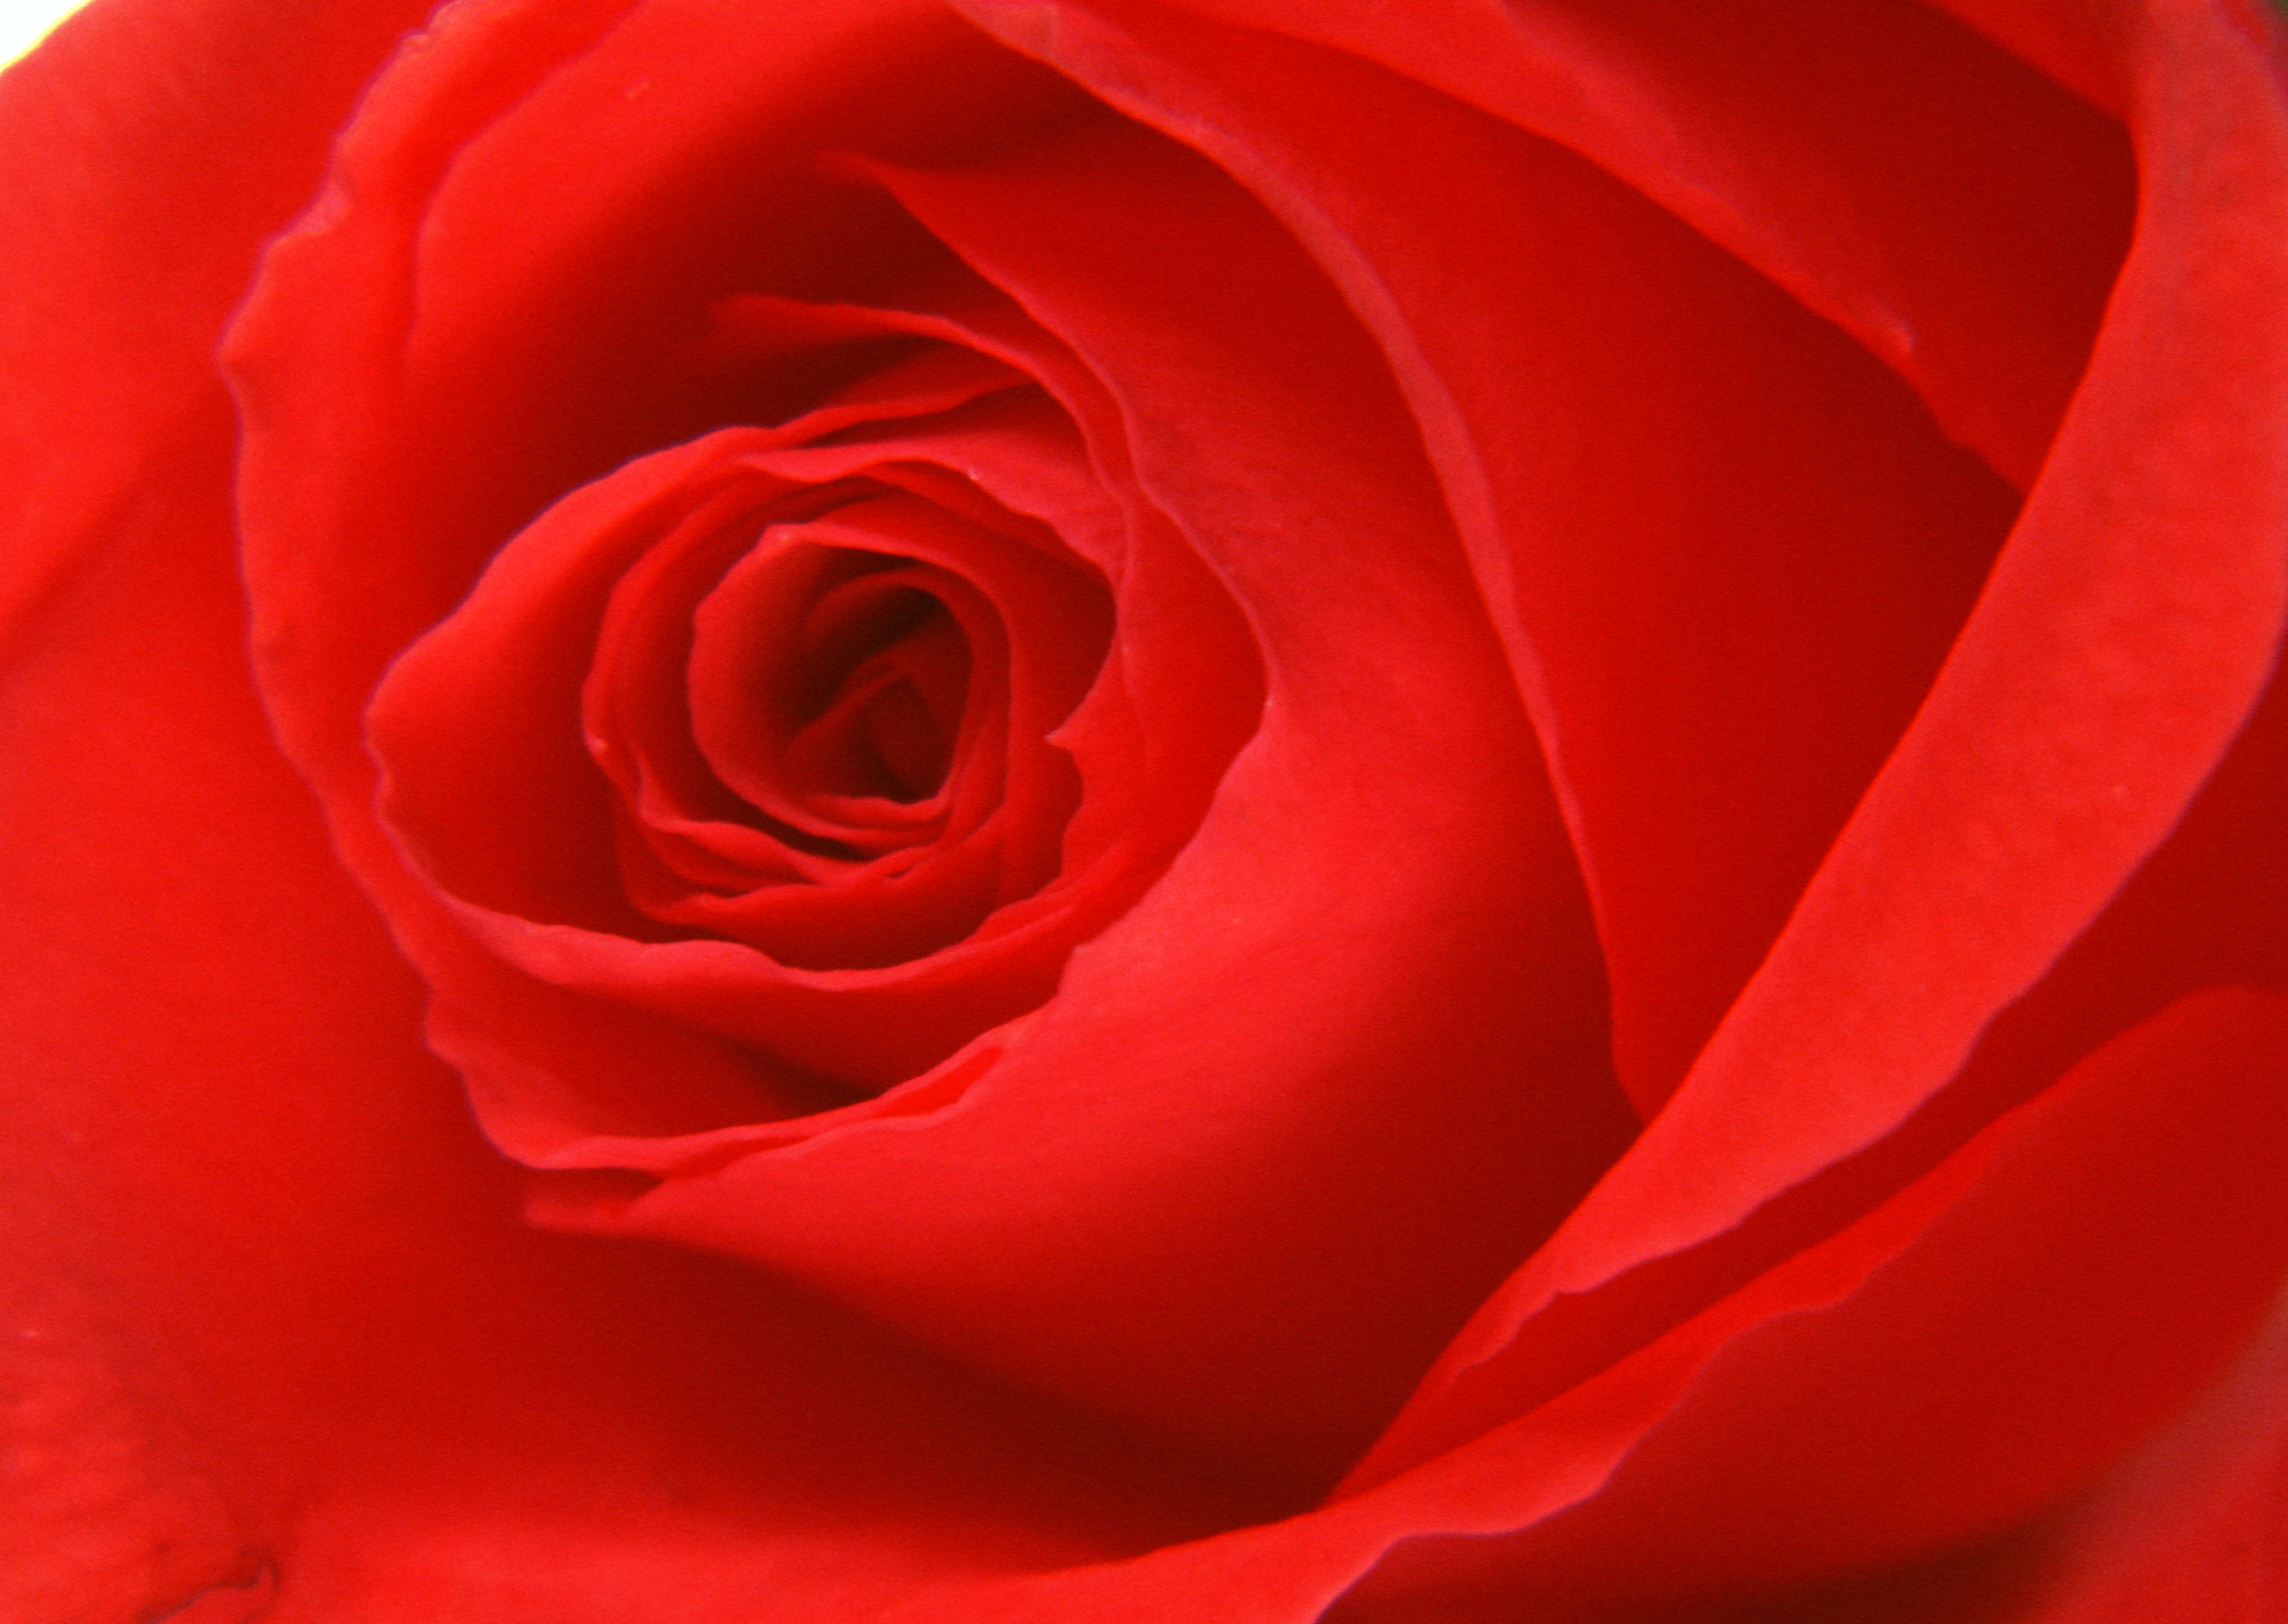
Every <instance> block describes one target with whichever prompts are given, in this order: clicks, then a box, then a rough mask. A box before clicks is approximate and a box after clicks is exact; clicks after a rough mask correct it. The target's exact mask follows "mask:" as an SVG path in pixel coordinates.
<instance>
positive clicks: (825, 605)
mask: <svg viewBox="0 0 2288 1624" xmlns="http://www.w3.org/2000/svg"><path fill="white" fill-rule="evenodd" d="M886 562H887V561H886ZM806 618H807V620H808V622H810V623H809V625H808V626H806V632H808V633H809V635H808V636H806V638H802V639H800V640H799V642H798V646H797V648H796V650H795V651H794V652H795V654H796V658H795V659H794V661H792V670H793V672H794V673H796V674H797V679H798V684H799V685H800V687H801V688H803V689H806V690H807V692H806V693H804V694H803V695H802V697H801V699H800V700H799V701H798V703H797V705H796V707H795V709H796V713H797V716H798V717H799V718H800V724H799V725H798V728H797V730H796V732H795V733H794V735H793V736H792V737H791V738H790V740H789V741H787V745H786V749H785V755H784V757H783V760H784V763H785V766H786V772H787V780H788V782H789V785H790V788H797V789H798V792H800V793H808V794H826V795H834V796H874V797H878V798H880V799H883V800H889V801H896V802H899V803H902V804H911V803H913V802H916V801H921V800H926V799H927V798H928V797H929V796H933V795H934V794H936V793H937V791H938V790H939V789H940V788H942V787H943V785H944V783H945V777H946V773H947V771H948V770H949V768H950V766H951V764H952V761H953V753H954V746H955V743H956V741H957V740H958V739H959V738H960V736H961V717H962V709H963V706H964V705H965V702H966V700H967V697H968V692H969V675H970V647H969V639H968V638H967V637H966V636H965V635H964V633H963V631H962V630H961V626H960V624H959V622H957V621H956V620H955V619H954V617H953V614H952V613H951V612H950V611H949V610H948V609H947V607H946V606H945V604H944V603H943V602H942V601H941V599H940V598H937V597H936V596H935V595H933V594H932V593H930V592H927V591H925V590H921V589H919V588H918V587H914V586H910V585H907V584H904V583H902V582H899V581H897V580H895V579H888V580H886V579H884V578H883V577H881V576H878V575H877V576H862V577H861V578H860V579H858V580H856V581H853V582H846V583H845V584H844V585H843V586H842V587H841V588H840V589H838V590H836V591H833V592H830V593H828V594H826V595H825V597H824V598H822V599H821V600H820V602H819V603H818V604H817V605H815V606H814V608H813V610H812V612H811V614H809V615H808V616H807V617H806Z"/></svg>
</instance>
